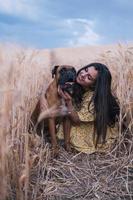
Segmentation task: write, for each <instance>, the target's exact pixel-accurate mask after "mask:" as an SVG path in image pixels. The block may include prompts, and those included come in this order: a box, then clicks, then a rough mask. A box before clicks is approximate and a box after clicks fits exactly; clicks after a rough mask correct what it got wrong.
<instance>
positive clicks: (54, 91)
mask: <svg viewBox="0 0 133 200" xmlns="http://www.w3.org/2000/svg"><path fill="white" fill-rule="evenodd" d="M52 77H53V78H54V79H53V81H52V82H51V83H50V85H49V86H48V88H47V90H46V93H45V98H46V100H47V104H48V108H49V109H48V111H49V114H48V113H47V112H46V111H44V112H42V113H41V114H40V112H41V110H40V107H41V104H42V103H43V102H42V101H39V102H38V105H37V109H36V112H34V113H36V115H37V116H39V117H38V123H40V122H42V121H44V119H46V118H48V127H49V133H50V136H51V144H52V150H53V151H52V152H53V155H54V156H57V155H58V145H57V139H56V118H57V116H62V115H67V108H66V107H65V102H64V101H63V99H62V98H61V97H60V96H59V94H58V86H60V88H61V89H62V90H64V91H67V92H68V93H69V94H70V95H72V93H73V87H72V85H71V84H68V83H73V82H74V81H75V79H76V70H75V68H74V67H73V66H69V65H61V66H55V67H54V68H53V70H52ZM66 83H67V84H66ZM50 109H51V113H50ZM37 112H38V113H37ZM43 113H44V114H43ZM46 113H47V114H46ZM67 124H68V121H67V117H64V120H63V132H64V139H65V148H66V150H68V149H69V133H68V131H69V129H68V128H67Z"/></svg>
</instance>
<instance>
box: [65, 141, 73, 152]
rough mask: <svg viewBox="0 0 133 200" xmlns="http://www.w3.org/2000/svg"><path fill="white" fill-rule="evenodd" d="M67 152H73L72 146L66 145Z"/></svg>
mask: <svg viewBox="0 0 133 200" xmlns="http://www.w3.org/2000/svg"><path fill="white" fill-rule="evenodd" d="M65 150H66V151H67V152H72V149H71V145H70V144H68V143H67V144H65Z"/></svg>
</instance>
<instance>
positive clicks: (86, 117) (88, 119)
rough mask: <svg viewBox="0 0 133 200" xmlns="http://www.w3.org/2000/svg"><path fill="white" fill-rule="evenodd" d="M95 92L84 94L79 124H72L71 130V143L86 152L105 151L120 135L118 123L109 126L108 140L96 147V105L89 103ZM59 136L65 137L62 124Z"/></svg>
mask: <svg viewBox="0 0 133 200" xmlns="http://www.w3.org/2000/svg"><path fill="white" fill-rule="evenodd" d="M92 95H93V92H91V91H88V92H86V93H85V94H84V96H83V102H82V106H81V109H80V111H77V113H78V116H79V118H80V120H81V124H80V125H79V126H72V127H71V132H70V143H71V145H72V147H73V148H74V149H76V150H77V151H79V152H84V153H88V154H90V153H94V152H96V151H98V152H105V151H107V150H109V149H110V147H111V145H112V144H113V143H114V141H115V140H116V138H117V137H118V133H119V132H118V124H117V123H116V124H115V126H114V127H108V129H107V136H106V142H105V143H104V144H102V143H101V144H100V143H98V145H97V148H95V141H96V135H95V134H94V105H93V103H91V104H90V106H89V111H88V104H89V102H90V100H91V98H92ZM57 137H58V138H59V139H63V138H64V136H63V128H62V125H60V127H59V130H58V133H57Z"/></svg>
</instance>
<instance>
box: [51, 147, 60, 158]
mask: <svg viewBox="0 0 133 200" xmlns="http://www.w3.org/2000/svg"><path fill="white" fill-rule="evenodd" d="M51 156H52V158H57V157H58V156H59V147H58V146H56V147H52V149H51Z"/></svg>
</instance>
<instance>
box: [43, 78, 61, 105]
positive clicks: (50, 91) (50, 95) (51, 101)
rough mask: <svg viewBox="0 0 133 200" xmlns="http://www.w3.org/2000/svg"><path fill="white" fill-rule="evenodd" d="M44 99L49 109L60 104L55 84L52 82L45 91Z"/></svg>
mask: <svg viewBox="0 0 133 200" xmlns="http://www.w3.org/2000/svg"><path fill="white" fill-rule="evenodd" d="M45 97H46V99H47V103H48V106H49V107H52V106H55V105H56V106H59V105H60V104H61V100H60V98H59V95H58V89H57V84H56V82H55V81H53V82H52V83H51V84H50V85H49V87H48V88H47V90H46V93H45Z"/></svg>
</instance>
